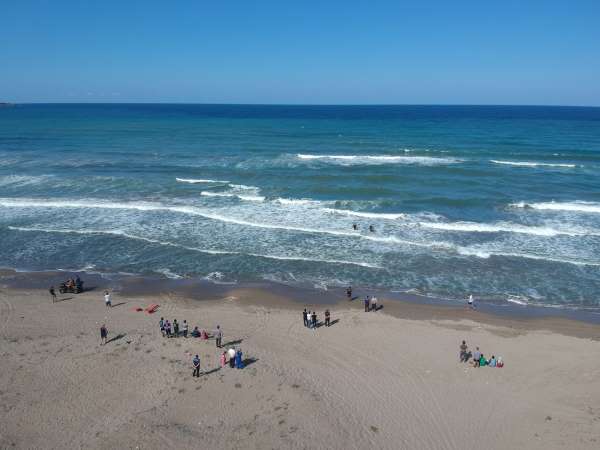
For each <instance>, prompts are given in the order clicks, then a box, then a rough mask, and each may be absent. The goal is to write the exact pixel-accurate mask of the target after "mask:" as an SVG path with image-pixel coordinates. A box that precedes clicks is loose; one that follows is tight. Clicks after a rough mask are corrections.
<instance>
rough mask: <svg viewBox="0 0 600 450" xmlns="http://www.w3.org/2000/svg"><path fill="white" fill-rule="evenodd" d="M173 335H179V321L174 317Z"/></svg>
mask: <svg viewBox="0 0 600 450" xmlns="http://www.w3.org/2000/svg"><path fill="white" fill-rule="evenodd" d="M173 335H174V336H175V337H179V323H178V322H177V319H173Z"/></svg>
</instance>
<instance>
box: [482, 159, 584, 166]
mask: <svg viewBox="0 0 600 450" xmlns="http://www.w3.org/2000/svg"><path fill="white" fill-rule="evenodd" d="M490 162H492V163H494V164H504V165H507V166H518V167H565V168H573V167H577V165H576V164H563V163H542V162H528V161H498V160H495V159H490Z"/></svg>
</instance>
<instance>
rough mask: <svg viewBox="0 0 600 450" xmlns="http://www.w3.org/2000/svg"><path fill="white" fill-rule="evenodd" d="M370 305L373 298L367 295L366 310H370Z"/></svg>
mask: <svg viewBox="0 0 600 450" xmlns="http://www.w3.org/2000/svg"><path fill="white" fill-rule="evenodd" d="M370 305H371V299H370V298H369V296H368V295H367V296H366V297H365V312H369V308H370Z"/></svg>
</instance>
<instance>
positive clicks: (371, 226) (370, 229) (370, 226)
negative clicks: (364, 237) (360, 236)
mask: <svg viewBox="0 0 600 450" xmlns="http://www.w3.org/2000/svg"><path fill="white" fill-rule="evenodd" d="M369 231H370V232H371V233H375V228H374V227H373V225H369Z"/></svg>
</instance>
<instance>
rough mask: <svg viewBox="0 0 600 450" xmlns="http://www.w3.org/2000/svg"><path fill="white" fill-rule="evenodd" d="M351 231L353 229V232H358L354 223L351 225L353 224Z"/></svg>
mask: <svg viewBox="0 0 600 450" xmlns="http://www.w3.org/2000/svg"><path fill="white" fill-rule="evenodd" d="M352 229H353V230H354V231H356V230H358V225H356V224H355V223H353V224H352Z"/></svg>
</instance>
